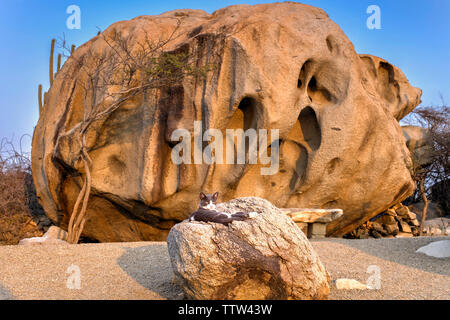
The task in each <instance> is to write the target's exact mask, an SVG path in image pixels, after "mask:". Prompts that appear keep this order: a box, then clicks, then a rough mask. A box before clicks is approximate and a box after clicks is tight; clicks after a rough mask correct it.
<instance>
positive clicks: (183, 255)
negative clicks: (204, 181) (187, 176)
mask: <svg viewBox="0 0 450 320" xmlns="http://www.w3.org/2000/svg"><path fill="white" fill-rule="evenodd" d="M220 210H222V211H224V212H228V213H233V212H237V211H245V212H251V211H256V212H258V215H257V216H256V217H255V218H252V219H248V220H246V221H235V222H233V223H232V224H231V225H229V226H228V227H227V226H224V225H221V224H216V223H204V222H182V223H180V224H177V225H175V226H174V227H173V228H172V230H171V231H170V233H169V236H168V238H167V244H168V250H169V255H170V260H171V263H172V268H173V271H174V275H175V281H176V282H177V283H178V284H180V285H181V287H182V288H183V289H184V291H185V293H186V294H187V296H188V297H189V298H191V299H192V298H193V299H202V300H203V299H220V300H222V299H226V300H228V299H233V300H242V299H245V300H247V299H256V300H262V299H302V300H304V299H326V298H327V296H328V294H329V292H330V288H329V282H330V278H329V275H328V273H327V271H326V270H325V268H324V266H323V265H322V263H321V262H320V260H319V257H318V256H317V255H316V253H315V252H314V250H313V248H312V247H311V245H310V243H309V241H308V240H307V238H306V236H305V235H304V234H303V232H302V231H300V229H299V228H298V227H297V226H296V225H295V223H294V222H293V221H292V220H291V219H290V218H289V217H288V216H286V215H285V214H283V213H282V212H281V211H280V210H279V209H278V208H276V207H275V206H273V205H272V204H271V203H270V202H268V201H266V200H264V199H260V198H253V197H249V198H239V199H234V200H231V201H229V202H228V203H223V204H221V205H220Z"/></svg>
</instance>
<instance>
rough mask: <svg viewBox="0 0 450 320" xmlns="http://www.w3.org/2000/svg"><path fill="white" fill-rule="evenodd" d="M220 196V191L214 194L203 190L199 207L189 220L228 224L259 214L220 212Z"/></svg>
mask: <svg viewBox="0 0 450 320" xmlns="http://www.w3.org/2000/svg"><path fill="white" fill-rule="evenodd" d="M218 197H219V193H218V192H216V193H214V194H212V195H211V194H208V195H207V194H204V193H203V192H200V203H199V206H198V209H197V211H195V212H194V213H192V214H191V215H190V216H189V219H188V221H189V222H191V221H203V222H215V223H221V224H224V225H228V224H229V223H231V222H233V221H243V220H246V219H250V218H254V217H255V216H256V214H257V213H256V212H236V213H225V212H220V211H218V210H217V207H216V203H217V198H218Z"/></svg>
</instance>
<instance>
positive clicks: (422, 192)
mask: <svg viewBox="0 0 450 320" xmlns="http://www.w3.org/2000/svg"><path fill="white" fill-rule="evenodd" d="M419 191H420V195H421V196H422V200H423V210H422V219H421V220H420V231H419V235H420V236H422V235H423V227H424V224H425V219H426V218H427V210H428V199H427V194H426V192H425V186H424V179H423V178H422V179H420V181H419Z"/></svg>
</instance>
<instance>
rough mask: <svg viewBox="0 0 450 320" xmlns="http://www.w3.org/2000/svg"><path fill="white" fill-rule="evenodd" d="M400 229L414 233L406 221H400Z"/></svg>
mask: <svg viewBox="0 0 450 320" xmlns="http://www.w3.org/2000/svg"><path fill="white" fill-rule="evenodd" d="M400 229H401V230H402V231H403V232H406V233H412V231H411V227H410V226H409V224H408V223H406V222H405V221H402V222H400Z"/></svg>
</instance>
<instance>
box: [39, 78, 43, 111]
mask: <svg viewBox="0 0 450 320" xmlns="http://www.w3.org/2000/svg"><path fill="white" fill-rule="evenodd" d="M38 101H39V116H41V114H42V111H43V110H44V107H43V105H42V84H40V85H39V88H38Z"/></svg>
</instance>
